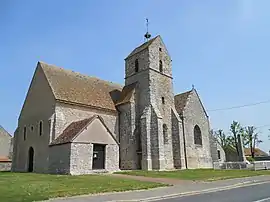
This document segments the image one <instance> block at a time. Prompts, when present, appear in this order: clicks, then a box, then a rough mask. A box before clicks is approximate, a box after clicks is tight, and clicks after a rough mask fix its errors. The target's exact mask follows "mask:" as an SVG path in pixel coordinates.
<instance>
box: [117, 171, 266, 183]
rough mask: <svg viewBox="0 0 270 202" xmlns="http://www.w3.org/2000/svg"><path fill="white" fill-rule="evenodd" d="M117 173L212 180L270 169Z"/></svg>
mask: <svg viewBox="0 0 270 202" xmlns="http://www.w3.org/2000/svg"><path fill="white" fill-rule="evenodd" d="M117 173H118V174H126V175H135V176H146V177H154V178H173V179H181V180H203V181H214V180H224V179H232V178H242V177H252V176H258V175H270V171H267V170H261V171H252V170H213V169H194V170H177V171H142V170H138V171H127V172H117Z"/></svg>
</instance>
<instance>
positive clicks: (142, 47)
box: [126, 35, 160, 59]
mask: <svg viewBox="0 0 270 202" xmlns="http://www.w3.org/2000/svg"><path fill="white" fill-rule="evenodd" d="M158 37H160V36H159V35H158V36H156V37H154V38H152V39H150V40H149V41H147V42H145V43H143V44H142V45H140V46H138V47H137V48H135V49H134V50H133V51H132V52H131V53H130V54H129V55H128V56H127V57H126V59H127V58H129V57H131V56H132V55H135V54H136V53H139V52H141V51H142V50H144V49H146V48H148V46H150V45H151V43H152V42H153V41H154V40H155V39H157V38H158Z"/></svg>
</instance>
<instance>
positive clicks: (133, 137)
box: [12, 36, 215, 175]
mask: <svg viewBox="0 0 270 202" xmlns="http://www.w3.org/2000/svg"><path fill="white" fill-rule="evenodd" d="M209 133H210V131H209V120H208V115H207V114H206V111H205V109H204V107H203V105H202V102H201V100H200V98H199V96H198V93H197V92H196V90H195V89H191V90H190V91H188V92H184V93H182V94H178V95H175V94H174V90H173V75H172V64H171V58H170V56H169V54H168V50H167V49H166V47H165V45H164V43H163V41H162V39H161V37H160V36H157V37H155V38H152V39H150V40H149V41H147V42H145V43H144V44H142V45H140V46H139V47H137V48H135V49H134V50H133V51H132V52H131V53H130V54H129V55H128V57H127V58H126V59H125V85H124V86H121V85H119V84H115V83H112V82H108V81H104V80H101V79H99V78H95V77H90V76H86V75H82V74H80V73H76V72H73V71H70V70H66V69H63V68H60V67H56V66H54V65H49V64H46V63H43V62H38V64H37V67H36V70H35V73H34V76H33V78H32V81H31V84H30V87H29V90H28V93H27V96H26V99H25V102H24V104H23V107H22V110H21V113H20V116H19V119H18V127H17V129H16V132H15V134H14V135H15V137H14V150H13V152H14V155H13V165H12V170H13V171H23V172H27V171H28V172H42V173H63V174H73V175H76V174H87V173H92V172H98V171H99V172H111V171H117V170H119V169H121V170H136V169H143V170H170V169H186V168H212V167H213V160H212V157H213V154H212V153H215V152H211V150H213V148H210V135H209Z"/></svg>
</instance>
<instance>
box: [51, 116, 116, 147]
mask: <svg viewBox="0 0 270 202" xmlns="http://www.w3.org/2000/svg"><path fill="white" fill-rule="evenodd" d="M95 119H99V120H100V121H101V123H102V124H103V125H104V127H105V128H106V129H107V131H108V132H109V133H110V134H111V136H112V138H113V139H114V140H115V141H116V142H117V143H118V141H117V140H116V138H115V137H114V136H113V134H112V132H111V131H110V129H109V128H108V127H107V126H106V124H105V123H104V120H103V119H102V117H101V116H99V115H94V116H92V117H90V118H86V119H83V120H80V121H75V122H72V123H71V124H69V125H68V127H67V128H66V129H65V130H64V131H63V132H62V134H60V135H59V136H58V137H57V138H56V139H55V140H53V141H52V142H51V144H50V146H53V145H59V144H65V143H71V142H72V141H73V140H74V139H75V138H76V137H77V136H78V135H79V134H80V133H81V132H82V131H83V130H84V129H85V128H86V127H87V126H89V125H90V124H91V123H92V122H93V121H94V120H95ZM118 144H119V143H118Z"/></svg>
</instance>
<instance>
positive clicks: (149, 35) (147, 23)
mask: <svg viewBox="0 0 270 202" xmlns="http://www.w3.org/2000/svg"><path fill="white" fill-rule="evenodd" d="M148 26H149V22H148V18H146V34H145V35H144V37H145V39H146V41H148V40H149V39H150V38H151V34H150V33H149V32H148Z"/></svg>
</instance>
